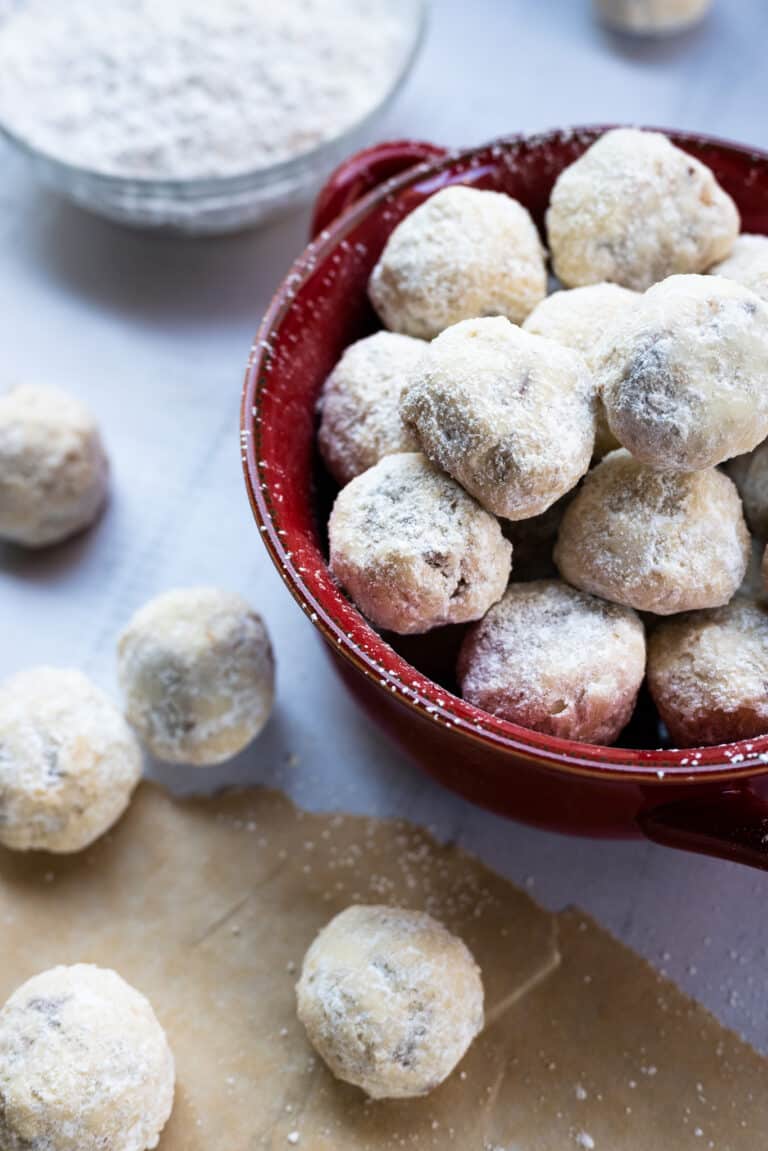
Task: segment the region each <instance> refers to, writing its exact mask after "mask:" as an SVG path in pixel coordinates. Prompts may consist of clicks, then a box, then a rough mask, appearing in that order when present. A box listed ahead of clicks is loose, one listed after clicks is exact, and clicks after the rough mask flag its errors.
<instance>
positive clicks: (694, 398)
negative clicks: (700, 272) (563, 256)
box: [597, 276, 768, 471]
mask: <svg viewBox="0 0 768 1151" xmlns="http://www.w3.org/2000/svg"><path fill="white" fill-rule="evenodd" d="M597 380H598V385H599V387H600V390H601V393H602V398H603V403H604V404H605V410H606V413H607V416H608V424H609V427H610V429H611V431H612V432H613V434H614V435H615V436H616V438H617V439H618V440H619V442H620V443H622V444H623V445H624V447H625V448H628V449H629V450H630V451H631V452H632V455H633V456H635V457H636V458H637V459H639V460H642V461H643V462H644V463H647V464H650V465H651V466H652V467H655V468H673V469H675V470H676V471H695V470H697V469H699V468H708V467H713V466H714V465H715V464H718V463H721V462H722V461H723V460H727V459H729V458H730V457H731V456H735V455H739V454H740V453H742V452H748V451H751V450H752V448H754V447H756V446H757V444H759V443H760V442H761V440H764V439H765V438H766V436H768V304H766V303H765V302H764V301H763V300H761V299H760V298H759V297H758V296H756V295H755V293H754V292H751V291H750V290H749V288H745V287H743V285H741V284H737V283H736V282H735V280H725V279H723V278H721V277H719V276H717V277H716V276H671V277H670V279H668V280H665V281H664V282H663V283H662V284H656V285H655V287H653V288H650V289H649V291H647V292H646V293H645V295H644V296H643V297H642V299H641V301H640V303H639V304H638V306H637V308H636V309H635V311H633V312H632V313H631V314H630V315H629V316H628V317H627V319H626V320H625V321H624V323H622V324H621V325H620V326H619V328H618V329H617V330H616V331H614V332H613V333H612V334H611V335H610V336H609V337H608V338H607V339H606V343H605V345H604V346H603V349H602V352H601V355H600V360H599V363H598V366H597Z"/></svg>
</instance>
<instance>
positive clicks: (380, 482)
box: [328, 452, 512, 635]
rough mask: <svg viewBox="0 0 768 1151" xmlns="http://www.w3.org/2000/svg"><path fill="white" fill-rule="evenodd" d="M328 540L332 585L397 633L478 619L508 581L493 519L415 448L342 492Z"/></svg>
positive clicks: (507, 548)
mask: <svg viewBox="0 0 768 1151" xmlns="http://www.w3.org/2000/svg"><path fill="white" fill-rule="evenodd" d="M328 535H329V541H330V564H331V571H332V572H333V574H334V576H335V577H336V578H337V579H338V581H339V583H340V584H341V585H342V586H343V587H345V588H346V590H347V591H348V592H349V594H350V595H351V597H352V599H353V600H354V601H355V603H356V604H357V606H358V607H359V608H360V610H361V611H362V612H363V613H364V614H365V615H366V616H367V617H368V619H369V620H371V622H372V623H374V624H375V625H376V626H377V627H381V628H386V629H387V630H389V631H395V632H399V633H400V634H401V635H408V634H416V633H420V632H425V631H429V630H430V628H433V627H440V626H441V625H443V624H448V623H465V622H466V621H467V620H473V619H479V618H480V616H481V615H484V614H485V612H486V611H487V610H488V608H489V607H490V606H491V604H492V603H495V602H496V600H497V599H499V598H500V597H501V595H502V594H503V592H504V588H505V587H506V586H507V580H508V579H509V569H510V559H511V555H512V546H511V544H509V543H508V542H507V541H506V540H505V539H504V537H503V535H502V534H501V527H500V526H499V522H498V520H496V519H494V517H493V516H490V515H488V513H487V512H486V511H483V509H482V508H481V507H480V505H479V504H478V503H476V502H475V501H474V500H473V499H472V497H471V496H469V495H467V493H466V492H465V491H463V490H462V489H461V488H460V487H459V485H458V484H456V483H454V481H453V480H452V479H451V478H450V477H449V476H446V475H444V474H443V473H442V472H439V471H437V469H435V468H433V467H432V465H431V464H430V463H429V462H428V461H427V460H426V459H425V458H424V456H422V455H421V454H420V453H418V452H406V453H403V454H400V455H395V456H385V458H384V459H383V460H381V461H380V462H379V463H378V464H376V466H375V467H373V468H369V470H368V471H367V472H363V474H362V475H361V476H358V477H357V478H356V479H354V480H352V482H351V483H349V484H347V486H346V487H345V488H342V490H341V491H340V492H339V494H338V496H337V497H336V503H335V504H334V506H333V511H332V512H331V519H330V523H329V525H328Z"/></svg>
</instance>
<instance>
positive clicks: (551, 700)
mask: <svg viewBox="0 0 768 1151" xmlns="http://www.w3.org/2000/svg"><path fill="white" fill-rule="evenodd" d="M644 675H645V633H644V630H643V625H642V623H641V622H640V619H639V618H638V616H636V615H635V613H634V612H633V611H632V609H631V608H627V607H620V606H619V605H618V604H612V603H606V602H605V601H604V600H601V599H597V598H596V597H595V596H591V595H585V593H584V592H580V591H576V589H575V588H572V587H568V585H567V584H564V583H561V582H560V580H534V581H532V582H531V583H520V584H510V586H509V587H508V588H507V591H506V592H505V594H504V597H503V598H502V599H501V600H500V601H499V603H497V604H494V606H493V607H492V608H491V610H490V611H489V612H488V614H487V615H486V616H485V618H484V619H483V620H481V621H480V623H478V624H475V626H474V627H472V628H470V630H469V631H468V632H467V635H466V637H465V639H464V643H463V645H462V648H461V651H460V653H459V663H458V676H459V683H460V684H461V694H462V695H463V697H464V699H466V700H469V702H470V703H473V704H474V705H475V706H476V707H481V708H482V709H483V710H484V711H487V712H490V714H491V715H495V716H498V717H499V718H500V719H505V720H508V721H509V722H510V723H517V724H520V726H521V727H529V728H533V730H534V731H542V732H545V733H546V734H547V735H556V736H559V737H560V738H562V739H575V740H579V741H580V742H581V743H613V741H614V740H615V739H617V737H618V735H619V733H620V732H621V730H622V728H623V727H624V726H625V724H626V723H627V722H628V720H629V718H630V716H631V715H632V712H633V710H634V706H635V700H636V699H637V693H638V691H639V689H640V685H641V683H642V682H643V677H644Z"/></svg>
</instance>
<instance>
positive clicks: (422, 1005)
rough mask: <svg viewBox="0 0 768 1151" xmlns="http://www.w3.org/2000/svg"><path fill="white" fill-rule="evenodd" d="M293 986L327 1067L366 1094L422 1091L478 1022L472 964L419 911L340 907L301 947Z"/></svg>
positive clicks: (447, 1069) (461, 1049) (455, 1057)
mask: <svg viewBox="0 0 768 1151" xmlns="http://www.w3.org/2000/svg"><path fill="white" fill-rule="evenodd" d="M296 995H297V999H298V1014H299V1019H300V1020H301V1022H302V1023H303V1024H304V1026H305V1028H306V1029H307V1034H308V1036H309V1039H310V1042H311V1043H312V1045H313V1046H314V1047H315V1048H316V1050H317V1051H318V1052H319V1054H320V1055H321V1056H322V1057H323V1059H324V1060H325V1062H326V1063H327V1064H328V1066H329V1067H330V1069H331V1071H332V1072H333V1074H334V1075H335V1076H336V1077H337V1078H338V1079H343V1080H344V1081H345V1082H347V1083H354V1084H355V1086H356V1087H362V1089H363V1091H365V1092H366V1093H367V1094H368V1095H370V1096H371V1098H372V1099H407V1098H409V1097H411V1096H414V1095H426V1094H427V1092H428V1091H431V1090H432V1089H433V1088H434V1087H437V1086H438V1085H439V1084H440V1083H442V1082H443V1080H444V1079H446V1078H447V1077H448V1076H449V1075H450V1073H451V1072H452V1071H453V1069H454V1067H455V1066H456V1064H457V1063H458V1062H459V1060H460V1059H461V1058H462V1057H463V1056H464V1054H465V1052H466V1051H467V1048H468V1047H469V1045H470V1044H471V1042H472V1040H473V1039H474V1038H475V1036H476V1035H479V1033H480V1031H481V1030H482V1027H483V984H482V980H481V978H480V969H479V968H478V966H477V964H476V963H475V961H474V959H473V958H472V955H471V954H470V952H469V950H468V949H467V947H466V946H465V945H464V943H462V941H461V940H460V939H458V938H457V936H455V935H452V934H451V932H450V931H448V930H447V929H446V928H445V927H443V925H442V924H441V923H438V922H437V920H435V919H432V917H431V916H430V915H426V914H424V912H421V911H405V910H403V909H402V908H397V907H348V908H347V910H346V911H342V912H341V914H340V915H337V916H336V918H335V919H332V920H331V922H330V923H329V924H328V926H327V927H325V928H323V930H322V931H321V932H320V934H319V935H318V937H317V939H316V940H315V942H314V943H313V944H312V946H311V947H310V949H309V951H308V952H307V954H306V957H305V959H304V966H303V968H302V972H301V978H300V980H299V982H298V984H297V986H296Z"/></svg>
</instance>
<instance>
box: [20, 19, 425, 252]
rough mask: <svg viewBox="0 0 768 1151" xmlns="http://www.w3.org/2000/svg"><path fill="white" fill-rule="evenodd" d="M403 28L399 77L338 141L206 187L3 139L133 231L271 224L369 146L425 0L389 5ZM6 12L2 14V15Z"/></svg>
mask: <svg viewBox="0 0 768 1151" xmlns="http://www.w3.org/2000/svg"><path fill="white" fill-rule="evenodd" d="M391 6H392V9H393V11H396V12H400V13H401V14H402V17H403V21H404V23H405V25H406V46H405V50H404V52H403V57H402V60H401V62H400V67H399V70H398V71H397V73H396V74H395V75H393V77H392V82H391V84H390V86H389V89H388V90H387V92H386V93H385V95H384V97H383V98H382V99H381V100H380V101H379V103H378V104H376V105H375V106H374V107H373V108H371V109H370V111H369V112H368V113H367V114H366V115H365V116H364V117H363V118H362V119H361V120H359V121H357V123H355V124H353V125H352V126H351V127H349V128H347V129H346V130H345V131H344V132H342V133H341V134H340V135H338V136H334V137H332V138H331V139H329V140H325V141H324V142H323V143H322V144H319V145H318V146H317V147H315V148H312V149H311V150H310V151H307V152H304V153H302V154H301V155H299V156H295V157H293V158H291V159H290V160H285V161H282V162H281V163H279V164H274V165H271V166H270V167H266V168H265V167H262V168H258V169H255V170H254V171H251V172H245V173H243V174H241V175H236V176H226V177H220V178H215V179H204V180H149V179H135V178H123V177H120V176H111V175H105V174H103V173H99V172H94V171H91V170H89V169H86V168H81V167H77V166H75V165H73V164H67V163H65V162H63V161H62V160H59V159H58V158H57V157H54V156H52V155H50V154H48V153H45V152H42V151H40V150H38V149H37V148H35V147H34V146H33V145H31V144H29V143H27V142H26V141H25V140H23V139H21V138H19V137H18V136H16V135H15V134H14V133H13V132H12V131H10V130H9V129H8V128H7V127H6V126H5V125H4V124H3V123H2V122H0V138H4V139H5V140H6V141H7V142H8V143H9V144H10V145H11V146H12V148H13V149H14V150H15V151H16V152H17V153H18V154H19V155H20V156H21V157H22V158H23V160H24V161H25V163H26V165H27V166H28V168H29V169H30V170H31V171H32V172H33V173H34V175H35V176H36V177H37V178H38V179H39V181H40V182H41V183H42V184H44V185H45V186H46V187H48V188H50V189H52V190H53V191H54V192H57V193H59V194H60V195H62V196H64V197H66V198H67V199H68V200H71V201H72V202H73V203H75V204H78V205H79V206H80V207H81V208H85V209H86V210H87V211H90V212H94V213H95V214H96V215H98V216H103V217H105V218H106V219H108V220H114V221H117V222H118V223H120V224H126V225H128V226H130V227H135V228H144V229H151V230H157V231H166V232H181V233H184V234H186V235H192V236H204V235H220V234H223V233H226V232H236V231H240V230H241V229H243V228H250V227H254V226H256V225H259V224H264V223H267V222H268V221H269V220H273V219H275V218H276V217H278V216H280V215H283V214H285V213H286V212H288V211H290V210H292V209H293V208H297V207H300V206H301V205H303V204H306V203H309V202H310V201H311V200H312V198H313V196H314V194H315V193H316V191H317V190H318V188H319V187H320V185H321V184H322V183H323V181H324V180H325V179H326V178H327V176H328V175H329V174H330V172H331V171H332V170H333V169H334V168H335V167H336V166H337V165H338V164H339V162H340V161H341V160H342V159H343V158H344V157H345V156H347V155H348V154H349V153H350V152H351V151H356V150H357V149H358V148H360V147H361V146H362V145H363V144H364V143H366V142H368V141H369V140H370V138H371V136H372V134H373V131H374V128H375V126H376V124H377V123H378V122H379V121H380V119H381V118H382V116H383V115H384V113H385V112H386V110H387V108H388V107H389V105H390V104H391V103H392V102H393V100H394V99H395V97H396V96H397V95H398V93H399V92H400V89H401V88H402V87H403V85H404V84H405V81H406V80H407V78H408V76H409V75H410V72H411V70H412V68H413V65H414V63H415V62H416V59H417V57H418V54H419V51H420V49H421V45H422V43H423V40H424V35H425V31H426V24H427V14H428V0H392V3H391ZM3 13H6V14H7V9H2V8H0V15H2V14H3Z"/></svg>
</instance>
